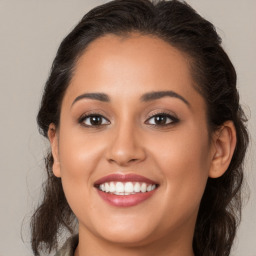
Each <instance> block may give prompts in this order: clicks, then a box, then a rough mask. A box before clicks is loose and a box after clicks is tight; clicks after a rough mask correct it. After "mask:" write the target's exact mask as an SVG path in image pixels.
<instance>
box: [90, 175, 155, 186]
mask: <svg viewBox="0 0 256 256" xmlns="http://www.w3.org/2000/svg"><path fill="white" fill-rule="evenodd" d="M110 181H121V182H126V181H131V182H136V181H137V182H145V183H147V184H157V182H155V181H153V180H150V179H148V178H146V177H143V176H141V175H137V174H133V173H130V174H121V173H115V174H110V175H108V176H105V177H102V178H101V179H99V180H97V181H95V183H94V185H100V184H102V183H105V182H110Z"/></svg>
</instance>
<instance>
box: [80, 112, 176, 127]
mask: <svg viewBox="0 0 256 256" xmlns="http://www.w3.org/2000/svg"><path fill="white" fill-rule="evenodd" d="M92 117H100V118H101V120H102V119H105V120H106V121H107V122H108V123H107V124H109V123H110V121H109V120H108V119H107V118H105V117H104V116H103V115H101V114H99V113H90V114H85V115H83V116H81V117H80V118H79V123H80V124H81V125H83V126H85V127H88V128H101V127H102V126H105V125H107V124H99V125H87V124H85V120H86V119H89V118H92ZM156 117H165V118H166V119H170V120H171V121H170V122H169V123H167V124H150V125H152V126H160V127H169V126H172V125H174V124H175V123H178V122H179V119H178V118H177V117H174V116H173V115H171V114H170V113H167V112H158V113H154V114H152V115H151V116H150V117H149V118H148V119H147V120H146V123H148V121H149V120H150V119H152V118H156ZM90 121H92V120H90Z"/></svg>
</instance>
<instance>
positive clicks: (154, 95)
mask: <svg viewBox="0 0 256 256" xmlns="http://www.w3.org/2000/svg"><path fill="white" fill-rule="evenodd" d="M167 96H169V97H173V98H177V99H180V100H182V101H183V102H184V103H185V104H186V105H188V106H190V103H189V102H188V101H187V100H186V99H185V98H184V97H182V96H181V95H179V94H178V93H176V92H174V91H156V92H148V93H146V94H143V95H142V96H141V98H140V99H141V101H143V102H148V101H152V100H157V99H161V98H163V97H167Z"/></svg>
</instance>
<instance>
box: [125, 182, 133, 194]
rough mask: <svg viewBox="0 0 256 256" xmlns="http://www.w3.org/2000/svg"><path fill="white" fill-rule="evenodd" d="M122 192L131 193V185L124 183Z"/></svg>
mask: <svg viewBox="0 0 256 256" xmlns="http://www.w3.org/2000/svg"><path fill="white" fill-rule="evenodd" d="M124 192H126V193H132V192H133V184H132V183H131V182H126V183H125V186H124Z"/></svg>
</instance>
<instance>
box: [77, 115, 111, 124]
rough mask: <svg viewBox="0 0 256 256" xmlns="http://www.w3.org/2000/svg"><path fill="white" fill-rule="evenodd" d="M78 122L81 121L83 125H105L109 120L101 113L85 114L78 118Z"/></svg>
mask: <svg viewBox="0 0 256 256" xmlns="http://www.w3.org/2000/svg"><path fill="white" fill-rule="evenodd" d="M79 122H80V123H82V124H83V125H85V126H100V125H106V124H109V123H110V122H109V121H108V120H107V119H106V118H104V117H103V116H102V115H93V114H90V115H87V116H83V117H82V118H81V119H80V120H79Z"/></svg>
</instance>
